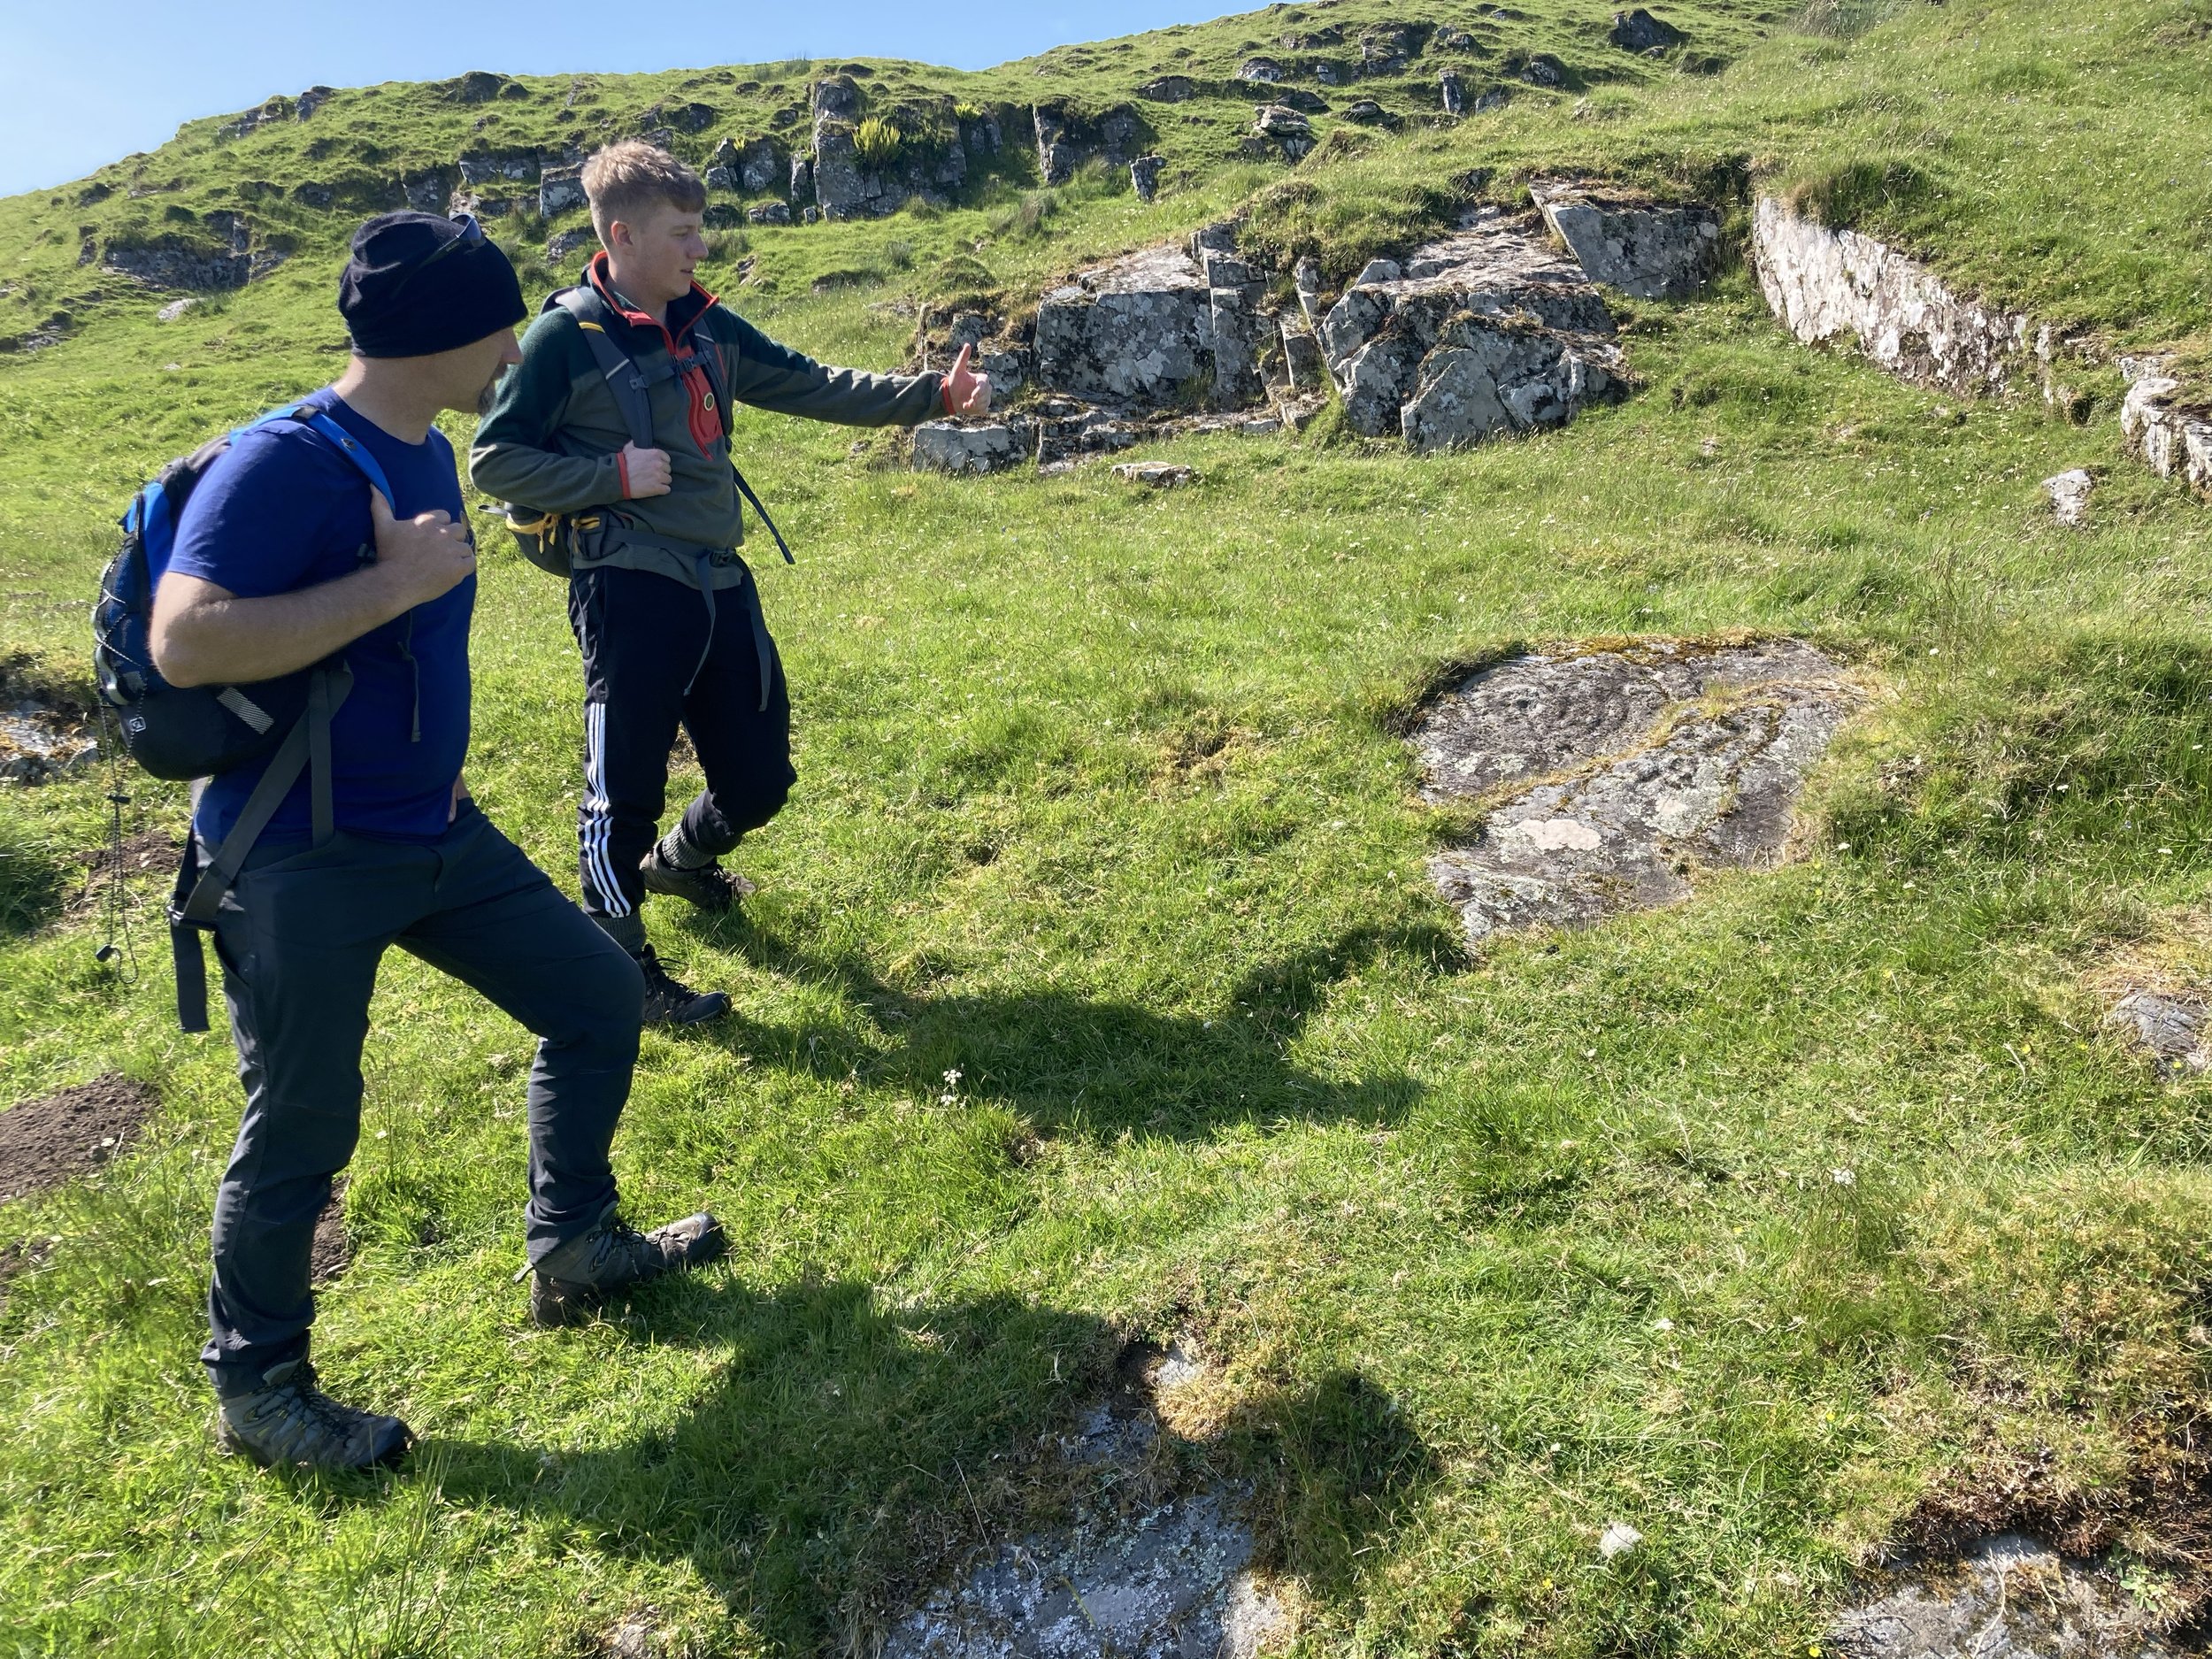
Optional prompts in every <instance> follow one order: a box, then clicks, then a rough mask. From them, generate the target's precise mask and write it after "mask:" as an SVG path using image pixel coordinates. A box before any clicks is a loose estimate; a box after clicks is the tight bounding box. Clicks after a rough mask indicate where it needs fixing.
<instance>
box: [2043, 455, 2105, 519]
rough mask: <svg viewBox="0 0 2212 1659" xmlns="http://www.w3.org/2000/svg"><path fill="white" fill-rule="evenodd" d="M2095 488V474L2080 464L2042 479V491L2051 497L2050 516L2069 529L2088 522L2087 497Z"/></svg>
mask: <svg viewBox="0 0 2212 1659" xmlns="http://www.w3.org/2000/svg"><path fill="white" fill-rule="evenodd" d="M2096 488H2097V480H2096V475H2095V474H2094V473H2093V472H2090V471H2089V469H2088V468H2086V467H2082V466H2076V467H2069V468H2068V469H2067V470H2066V471H2065V472H2059V473H2056V474H2055V475H2054V476H2052V477H2050V478H2047V479H2045V480H2043V493H2044V494H2045V495H2048V496H2049V497H2050V498H2051V516H2052V517H2053V518H2055V519H2057V520H2058V522H2059V523H2061V524H2062V525H2065V526H2068V527H2069V528H2070V529H2071V528H2078V526H2082V525H2085V524H2087V523H2088V522H2089V497H2090V495H2091V494H2092V493H2093V491H2094V490H2095V489H2096Z"/></svg>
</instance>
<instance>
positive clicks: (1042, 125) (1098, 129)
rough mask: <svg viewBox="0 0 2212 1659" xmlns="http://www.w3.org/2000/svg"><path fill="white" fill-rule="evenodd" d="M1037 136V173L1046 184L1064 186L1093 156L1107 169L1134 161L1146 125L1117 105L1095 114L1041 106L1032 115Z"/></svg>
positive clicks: (1126, 109) (1052, 106) (1132, 112)
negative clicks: (1107, 167)
mask: <svg viewBox="0 0 2212 1659" xmlns="http://www.w3.org/2000/svg"><path fill="white" fill-rule="evenodd" d="M1031 123H1032V125H1033V127H1034V128H1035V131H1036V134H1037V173H1038V176H1039V177H1041V179H1043V180H1044V181H1045V182H1046V183H1047V184H1065V183H1066V182H1067V181H1068V180H1070V179H1071V178H1073V177H1074V176H1075V170H1076V169H1077V168H1078V167H1080V166H1081V165H1083V164H1084V163H1085V162H1086V161H1088V160H1089V159H1090V158H1091V157H1094V156H1096V157H1101V158H1102V159H1103V160H1104V161H1105V162H1106V163H1107V164H1108V165H1110V166H1118V167H1125V166H1127V165H1129V164H1130V163H1131V162H1132V161H1133V160H1135V159H1136V158H1137V156H1138V155H1139V154H1140V153H1141V147H1142V145H1143V143H1144V141H1145V136H1146V134H1145V125H1144V122H1143V120H1142V119H1141V118H1140V117H1139V116H1138V114H1137V112H1136V111H1135V110H1133V109H1132V108H1131V107H1130V106H1129V105H1127V104H1116V105H1114V106H1113V108H1111V109H1110V110H1105V111H1101V112H1100V113H1098V114H1096V115H1084V114H1079V113H1078V112H1076V111H1073V110H1071V109H1070V108H1068V107H1067V106H1065V105H1064V104H1039V105H1037V107H1036V109H1035V110H1034V111H1033V112H1032V116H1031Z"/></svg>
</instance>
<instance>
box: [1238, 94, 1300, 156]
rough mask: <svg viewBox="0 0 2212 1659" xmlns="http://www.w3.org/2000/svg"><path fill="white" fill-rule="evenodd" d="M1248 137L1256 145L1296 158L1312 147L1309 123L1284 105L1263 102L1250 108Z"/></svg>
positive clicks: (1297, 112) (1298, 112)
mask: <svg viewBox="0 0 2212 1659" xmlns="http://www.w3.org/2000/svg"><path fill="white" fill-rule="evenodd" d="M1251 136H1252V138H1253V139H1254V140H1255V141H1256V142H1257V144H1258V147H1259V148H1261V149H1263V150H1264V149H1266V148H1268V147H1270V146H1272V147H1273V148H1274V149H1276V150H1280V151H1281V152H1282V154H1283V158H1284V159H1285V160H1286V161H1297V160H1299V159H1301V158H1302V157H1304V156H1305V155H1306V153H1307V152H1308V151H1309V150H1311V149H1312V148H1313V123H1312V122H1311V121H1310V120H1308V119H1306V118H1305V116H1304V115H1303V114H1302V113H1301V112H1300V111H1296V110H1294V109H1292V108H1291V107H1290V106H1289V105H1288V104H1261V105H1259V106H1258V107H1257V108H1256V109H1254V110H1253V111H1252V133H1251Z"/></svg>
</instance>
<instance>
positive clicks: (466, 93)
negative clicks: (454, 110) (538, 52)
mask: <svg viewBox="0 0 2212 1659" xmlns="http://www.w3.org/2000/svg"><path fill="white" fill-rule="evenodd" d="M436 90H437V92H438V94H439V95H440V96H442V97H443V98H445V99H446V100H447V101H448V102H449V103H453V104H489V103H490V102H491V101H492V100H493V99H494V98H526V97H528V96H530V91H529V88H526V87H524V86H522V85H520V84H519V83H518V82H516V81H510V80H508V79H507V77H506V76H504V75H495V74H493V73H491V72H490V71H489V70H487V69H472V70H470V71H469V72H468V73H466V74H465V75H457V76H455V77H454V78H453V79H452V80H450V81H440V82H438V83H437V87H436Z"/></svg>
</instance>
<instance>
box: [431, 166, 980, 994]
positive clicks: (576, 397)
mask: <svg viewBox="0 0 2212 1659" xmlns="http://www.w3.org/2000/svg"><path fill="white" fill-rule="evenodd" d="M583 184H584V192H585V195H586V196H588V198H589V200H590V203H591V216H592V225H593V227H594V228H595V230H597V232H598V233H599V239H600V242H601V243H602V244H603V251H602V252H600V253H599V254H597V255H595V257H593V259H592V261H591V263H590V265H588V267H587V269H586V272H585V280H584V282H583V284H582V285H581V286H580V287H579V288H573V289H570V290H567V291H565V292H564V293H562V294H557V295H555V296H553V297H552V298H551V299H549V300H548V301H547V302H546V305H545V309H544V310H543V311H541V313H540V314H539V316H538V319H537V320H536V321H535V322H534V323H533V324H532V325H531V326H530V330H529V332H528V334H526V335H525V336H524V338H523V342H522V364H521V366H520V367H519V368H518V369H517V370H516V371H515V372H514V373H511V374H509V375H508V376H507V378H506V379H505V380H503V382H502V383H501V386H500V389H499V392H498V395H497V397H496V399H495V402H494V403H493V405H492V408H491V411H490V412H489V413H488V415H487V416H486V417H485V419H484V421H483V423H482V424H481V425H480V426H479V427H478V428H477V433H476V442H475V445H474V447H473V448H472V449H471V451H470V455H469V471H470V475H471V476H472V478H473V479H474V480H475V481H476V484H477V487H478V488H480V489H482V490H484V491H485V492H486V493H487V494H488V495H494V496H496V497H498V498H500V499H502V500H503V501H506V502H508V503H511V504H514V505H517V506H527V507H528V508H531V509H534V510H535V511H537V512H539V513H543V514H561V515H569V516H571V518H572V522H574V523H576V524H577V525H578V526H579V528H578V531H577V534H575V537H574V540H573V544H572V549H571V555H570V557H571V564H572V573H571V576H570V584H569V622H570V626H572V628H573V629H574V630H575V634H576V642H577V644H578V646H579V648H580V649H581V650H582V653H583V659H584V744H585V749H584V794H583V798H582V801H581V803H580V806H579V807H578V810H577V843H578V852H579V860H578V862H579V864H580V870H581V877H582V888H583V902H584V910H585V911H586V912H587V913H588V915H589V916H590V917H591V918H592V919H593V920H595V921H596V922H597V923H598V924H599V925H600V926H602V927H603V928H604V929H605V930H606V931H607V933H609V934H610V935H611V936H612V937H613V938H614V940H615V941H617V942H618V943H619V944H620V945H621V946H622V947H623V949H626V950H627V951H628V952H629V953H630V954H631V956H633V957H634V958H635V959H636V960H637V962H638V964H639V966H640V967H641V969H642V970H643V972H644V975H645V984H646V997H645V1008H646V1018H647V1020H648V1021H649V1022H659V1023H665V1024H677V1025H690V1024H695V1023H696V1022H698V1021H701V1020H706V1019H712V1018H716V1017H718V1015H720V1014H722V1013H724V1012H726V1010H728V1007H729V998H728V997H727V996H726V995H724V994H723V993H721V992H718V991H716V992H708V993H704V994H701V993H697V992H694V991H692V990H690V989H689V988H688V987H685V986H683V985H681V984H680V983H679V982H678V981H677V980H675V979H673V978H672V977H671V976H670V975H669V973H668V972H666V970H664V968H663V967H662V966H661V965H660V963H659V961H658V960H657V957H656V956H655V955H654V952H653V949H652V947H651V946H650V945H649V943H648V942H647V941H646V933H645V922H644V918H643V916H642V914H641V908H642V906H643V903H644V900H645V895H647V894H648V893H649V892H651V893H664V894H672V895H676V896H678V897H680V898H683V899H687V900H688V901H689V902H692V903H694V904H695V905H697V906H699V907H700V908H701V909H703V910H708V911H722V910H727V909H728V908H729V907H730V905H731V904H732V903H733V902H734V901H735V900H736V899H738V898H739V897H741V896H742V895H744V894H746V893H748V892H749V891H750V890H751V888H750V886H749V883H747V882H746V881H745V880H744V879H743V878H742V877H741V876H739V875H737V874H736V873H735V872H732V871H728V870H725V869H724V868H723V867H722V865H721V862H720V861H721V859H722V857H723V856H724V855H725V854H726V853H728V852H729V851H731V850H732V849H733V848H735V847H736V845H737V843H738V841H740V839H741V838H742V837H743V836H744V835H745V834H746V833H748V832H749V831H751V830H755V829H757V828H759V827H760V826H762V825H764V824H765V823H767V822H768V820H769V819H770V818H772V817H774V816H775V814H776V812H777V811H778V810H780V808H781V807H782V805H783V803H784V801H785V798H786V797H787V795H788V794H789V792H790V789H791V786H792V785H793V784H794V783H795V782H796V781H797V773H795V772H794V771H793V770H792V767H791V703H790V696H789V691H788V688H787V686H786V684H785V681H784V673H783V664H782V662H781V660H780V657H778V655H777V652H776V649H775V645H774V642H773V641H772V640H771V639H770V638H769V634H768V629H767V625H766V622H765V619H764V617H763V614H762V611H761V607H760V597H759V594H758V591H757V583H756V580H755V578H754V576H753V573H752V572H751V571H749V569H748V568H747V567H746V565H745V561H744V560H743V558H742V557H740V556H739V553H738V548H739V545H740V543H741V541H742V540H743V536H744V530H743V523H742V518H741V496H740V494H739V480H738V478H737V476H736V473H735V470H734V468H733V464H732V459H731V455H730V428H729V412H730V411H729V409H728V407H727V405H729V404H731V403H751V404H753V405H755V406H756V407H758V408H762V409H768V410H773V411H777V412H779V413H781V414H788V415H803V416H806V417H808V418H809V419H815V420H829V421H837V422H840V423H842V424H844V425H847V426H887V425H894V424H896V425H904V426H912V425H914V424H916V423H917V422H919V421H923V420H927V419H932V418H933V417H936V416H939V415H944V414H978V413H981V412H982V411H984V410H986V409H987V408H988V407H989V404H990V382H989V381H988V380H987V379H986V378H985V377H983V376H981V375H979V374H975V373H971V372H970V370H969V368H968V354H967V353H966V352H965V351H963V352H962V353H961V354H960V357H959V358H958V360H957V361H956V362H955V363H954V365H952V367H951V368H950V369H949V371H947V372H946V373H942V374H937V373H927V374H917V375H879V374H870V373H864V372H862V371H859V370H855V369H834V368H826V367H825V366H823V365H821V364H818V363H816V362H815V361H814V360H813V359H811V358H810V357H805V356H803V355H802V354H801V353H799V352H796V351H794V350H792V349H790V348H788V347H787V346H781V345H779V344H777V343H776V342H774V341H772V340H771V339H769V338H768V337H767V336H766V335H765V334H762V333H761V332H760V331H759V330H758V329H757V328H755V327H754V326H752V325H751V324H749V323H748V322H746V321H745V320H744V319H742V318H741V317H739V316H737V315H736V313H734V312H733V311H730V310H729V309H728V308H727V307H726V306H724V305H723V304H721V303H719V302H718V301H717V300H716V298H715V297H714V296H713V295H711V294H710V293H708V292H707V291H706V289H705V288H702V287H701V286H700V285H699V284H698V283H697V282H696V281H695V280H693V276H692V273H693V270H694V268H695V266H696V265H698V263H699V262H700V260H702V259H703V258H704V257H706V252H707V249H706V243H705V242H704V241H703V239H702V237H701V235H700V221H701V214H702V213H703V211H704V210H705V207H706V200H707V196H706V189H705V187H704V186H703V184H702V183H701V182H700V180H699V178H698V175H697V174H695V173H693V172H692V171H691V169H690V168H688V167H687V166H685V165H683V163H681V162H680V161H678V160H677V159H676V158H675V157H672V156H671V155H669V154H668V153H667V152H666V151H664V150H657V149H655V148H654V147H653V146H652V145H650V144H647V143H644V142H641V141H639V140H635V139H631V140H626V141H624V142H620V143H616V144H611V145H609V146H608V147H607V148H606V149H604V150H600V151H599V152H598V153H597V154H595V155H594V156H593V157H591V158H590V160H588V162H586V163H585V164H584V173H583ZM591 330H597V331H599V332H600V334H601V336H602V337H601V339H600V340H599V341H598V342H594V341H593V340H592V339H591V338H590V337H589V333H588V331H591ZM609 345H611V346H613V347H614V348H615V349H617V350H618V353H619V357H618V358H614V357H609V356H608V354H607V347H608V346H609ZM624 359H626V363H627V365H628V366H627V367H625V366H624V365H623V363H622V361H621V360H624ZM611 377H612V380H628V381H629V382H630V390H631V393H632V398H633V403H634V400H635V396H636V394H637V393H638V392H639V391H641V392H642V395H643V397H644V399H645V403H646V406H647V408H648V409H649V419H650V425H651V433H650V436H651V438H652V442H650V443H641V442H638V441H637V438H636V436H635V435H634V433H633V430H632V426H633V424H634V423H633V420H632V419H630V418H629V417H628V416H626V411H625V407H624V400H623V396H622V395H621V392H620V391H619V390H618V387H617V385H616V384H614V383H612V381H611ZM587 526H588V527H587ZM678 726H682V728H683V729H684V730H685V731H686V732H687V733H689V734H690V737H691V745H692V748H693V749H694V750H695V752H696V753H697V755H698V757H699V763H700V765H701V768H702V769H703V771H704V772H705V773H706V787H705V788H703V789H702V790H701V791H700V792H699V794H698V795H697V796H696V797H695V798H694V799H693V801H692V802H691V803H690V804H689V805H688V806H687V807H686V808H685V810H684V812H683V815H682V817H681V818H680V819H679V820H678V822H677V823H676V824H675V825H674V826H673V827H672V828H671V829H670V830H669V831H668V833H666V834H665V835H662V834H660V833H659V832H660V817H661V812H662V809H663V806H664V802H665V795H666V789H667V783H668V755H669V750H670V748H671V747H672V745H673V743H674V741H675V738H676V730H677V727H678ZM656 838H657V839H656Z"/></svg>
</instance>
